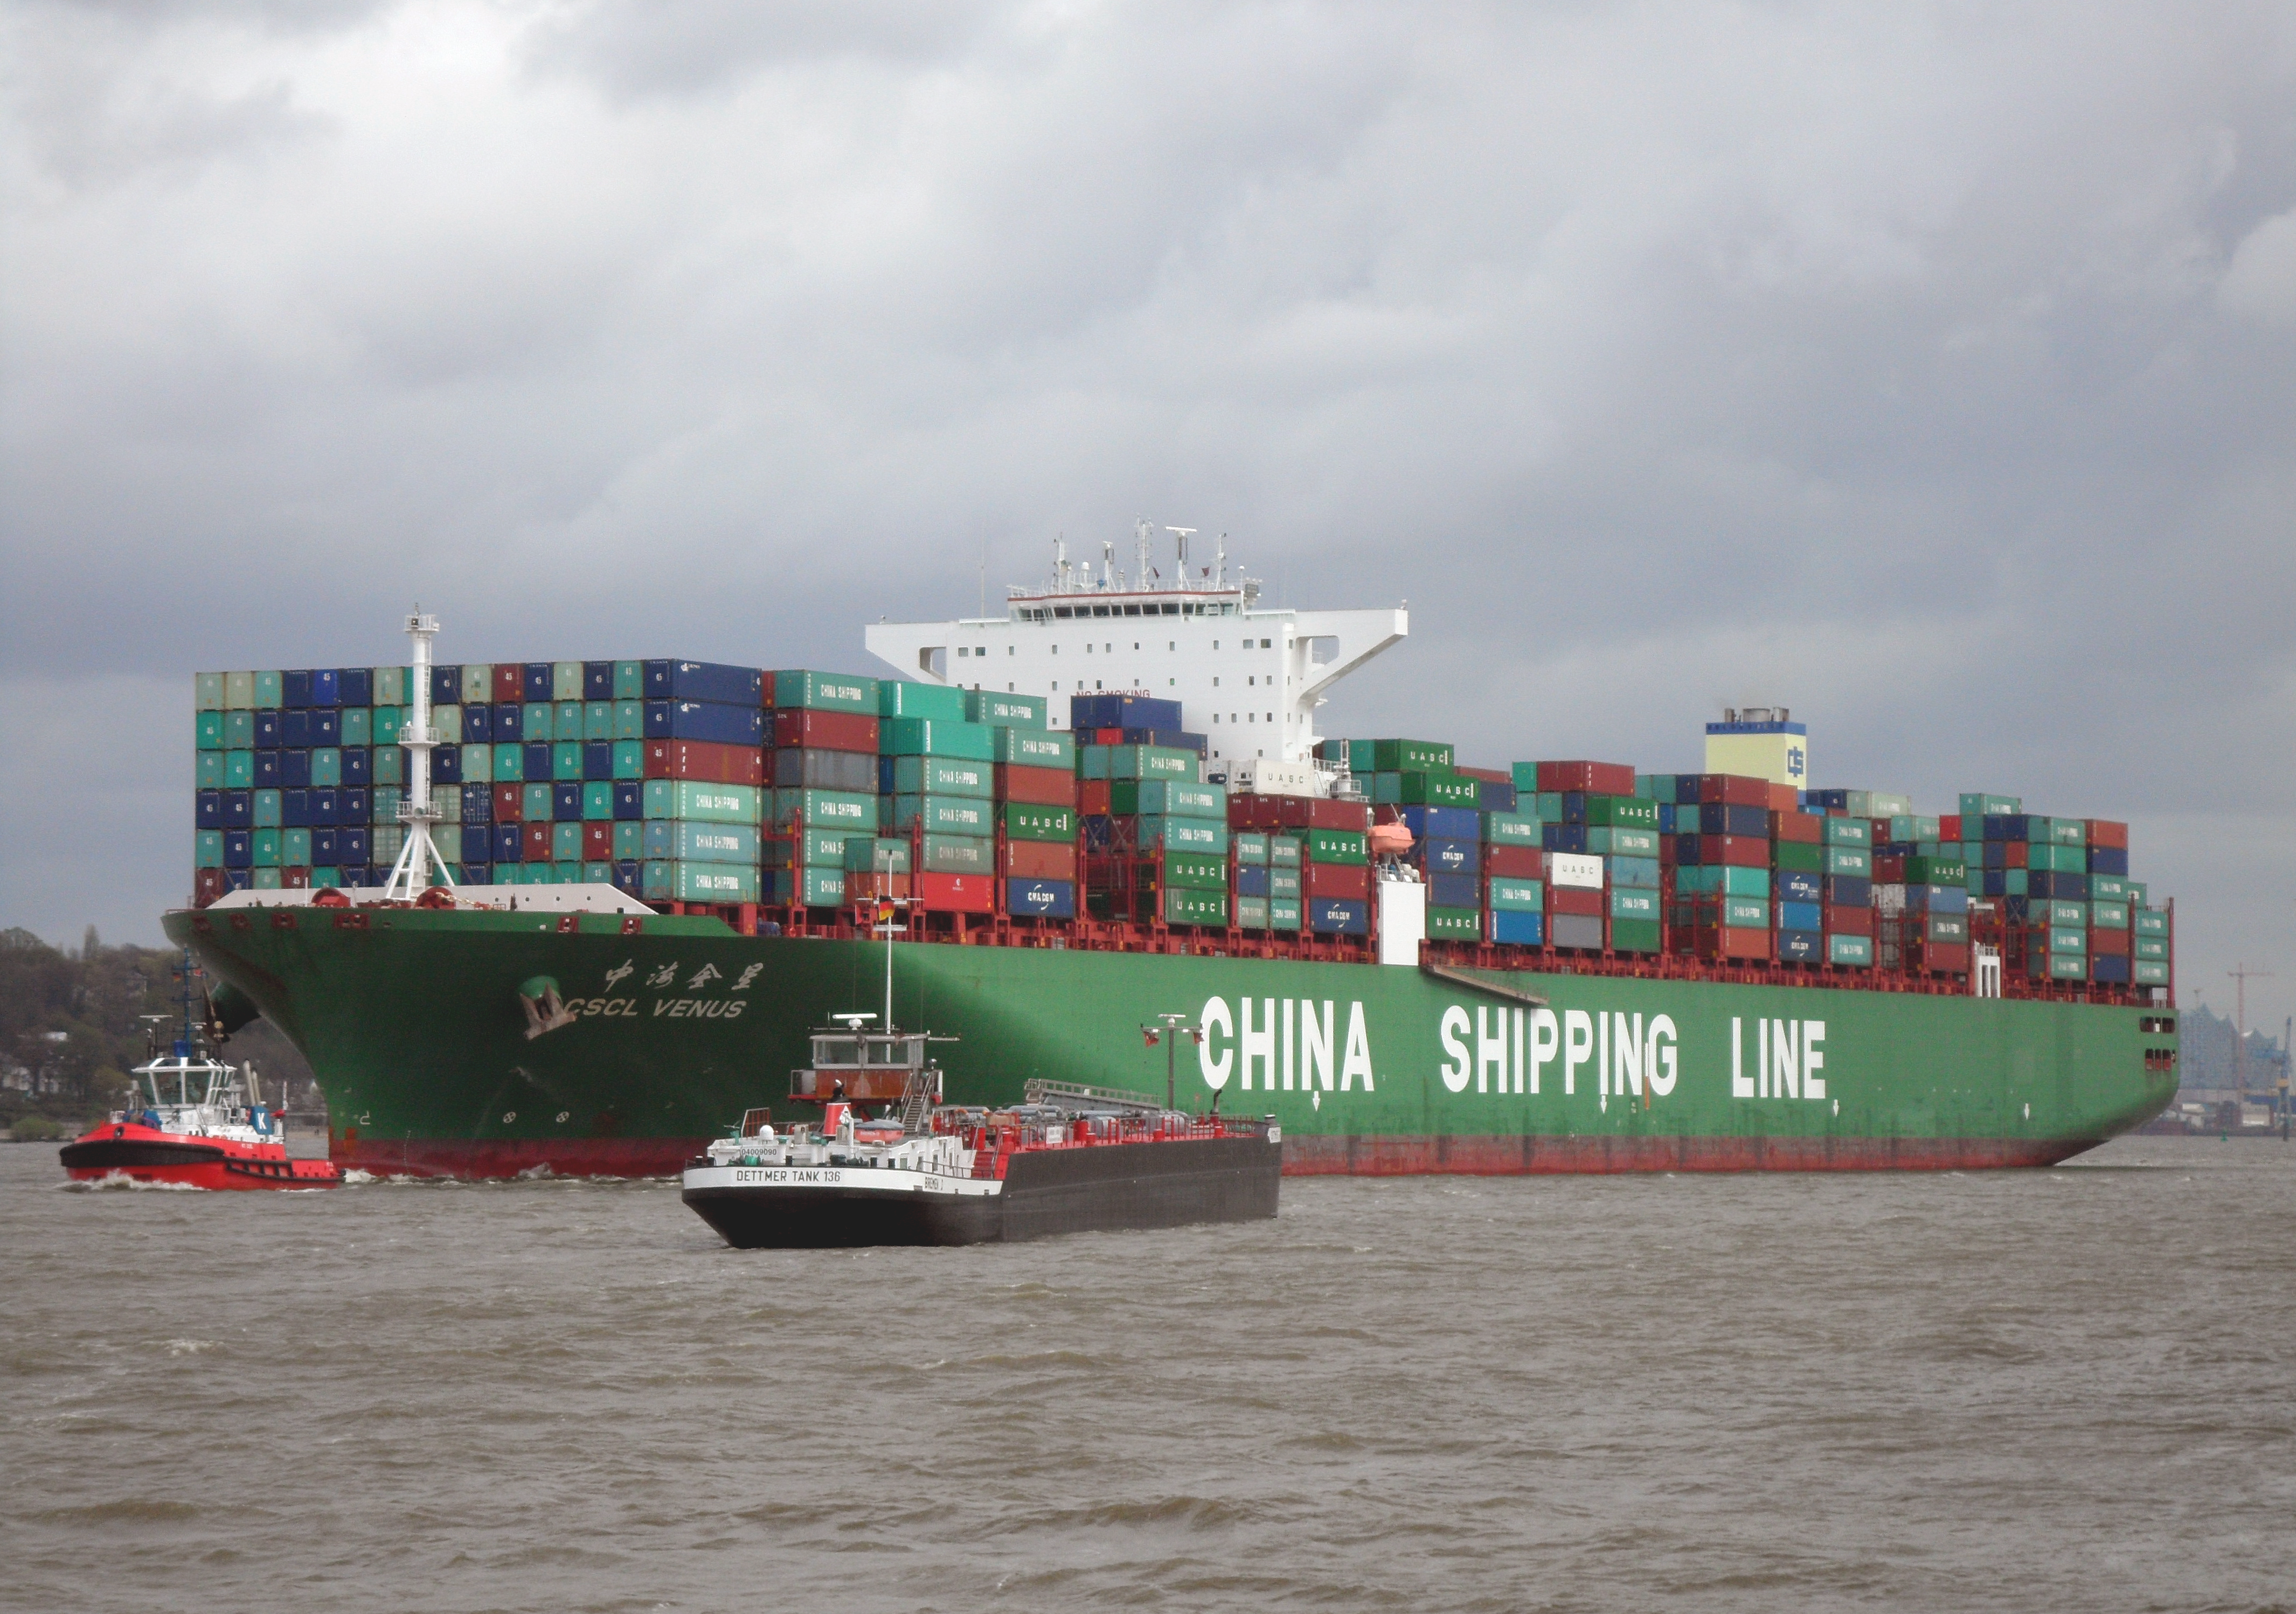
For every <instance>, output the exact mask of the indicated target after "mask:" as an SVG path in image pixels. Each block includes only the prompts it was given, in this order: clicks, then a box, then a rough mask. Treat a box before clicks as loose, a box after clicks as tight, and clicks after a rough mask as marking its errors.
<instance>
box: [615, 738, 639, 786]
mask: <svg viewBox="0 0 2296 1614" xmlns="http://www.w3.org/2000/svg"><path fill="white" fill-rule="evenodd" d="M614 777H615V778H617V779H643V778H644V777H645V741H643V740H617V741H614Z"/></svg>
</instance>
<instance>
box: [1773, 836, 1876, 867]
mask: <svg viewBox="0 0 2296 1614" xmlns="http://www.w3.org/2000/svg"><path fill="white" fill-rule="evenodd" d="M1834 853H1839V854H1840V855H1841V856H1844V857H1860V858H1864V857H1866V853H1864V852H1861V851H1859V850H1857V848H1855V847H1820V846H1810V845H1808V844H1806V843H1805V842H1802V841H1799V840H1781V841H1779V842H1778V843H1777V851H1776V856H1777V866H1778V867H1779V868H1781V869H1784V870H1786V871H1787V872H1788V873H1795V874H1825V873H1833V871H1832V870H1831V869H1830V868H1829V867H1828V866H1827V862H1828V856H1829V855H1830V854H1834ZM1867 862H1868V864H1869V865H1870V864H1871V859H1870V858H1868V859H1867Z"/></svg>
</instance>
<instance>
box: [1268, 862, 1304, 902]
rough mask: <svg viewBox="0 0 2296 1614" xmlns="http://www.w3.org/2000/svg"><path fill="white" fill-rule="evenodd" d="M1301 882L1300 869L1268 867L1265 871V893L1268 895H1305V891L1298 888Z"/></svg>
mask: <svg viewBox="0 0 2296 1614" xmlns="http://www.w3.org/2000/svg"><path fill="white" fill-rule="evenodd" d="M1303 883H1304V882H1303V880H1302V877H1301V875H1300V871H1299V870H1298V869H1296V868H1290V869H1279V868H1275V867H1270V868H1269V869H1268V871H1267V894H1268V895H1269V896H1270V897H1293V898H1298V897H1305V896H1306V895H1307V893H1306V892H1305V891H1303V890H1301V889H1300V887H1301V885H1302V884H1303Z"/></svg>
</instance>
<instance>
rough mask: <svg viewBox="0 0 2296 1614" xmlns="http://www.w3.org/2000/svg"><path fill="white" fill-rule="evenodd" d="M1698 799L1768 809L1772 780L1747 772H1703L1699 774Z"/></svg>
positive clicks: (1732, 805)
mask: <svg viewBox="0 0 2296 1614" xmlns="http://www.w3.org/2000/svg"><path fill="white" fill-rule="evenodd" d="M1698 799H1699V800H1701V801H1702V802H1704V801H1719V802H1724V803H1726V804H1727V805H1729V806H1731V807H1762V808H1764V809H1766V810H1767V809H1768V808H1769V806H1770V782H1769V781H1768V780H1767V779H1756V778H1754V777H1752V776H1751V775H1750V774H1700V775H1699V776H1698Z"/></svg>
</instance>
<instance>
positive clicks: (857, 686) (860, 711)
mask: <svg viewBox="0 0 2296 1614" xmlns="http://www.w3.org/2000/svg"><path fill="white" fill-rule="evenodd" d="M774 704H775V706H779V707H791V706H799V707H804V708H806V709H808V710H809V711H816V712H852V713H854V714H855V715H856V716H857V717H876V716H877V715H878V714H877V680H876V679H874V678H857V677H855V676H853V675H852V674H850V673H815V672H804V671H791V672H777V673H775V675H774Z"/></svg>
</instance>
